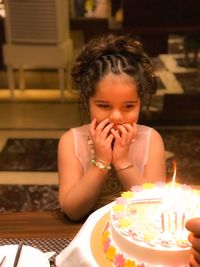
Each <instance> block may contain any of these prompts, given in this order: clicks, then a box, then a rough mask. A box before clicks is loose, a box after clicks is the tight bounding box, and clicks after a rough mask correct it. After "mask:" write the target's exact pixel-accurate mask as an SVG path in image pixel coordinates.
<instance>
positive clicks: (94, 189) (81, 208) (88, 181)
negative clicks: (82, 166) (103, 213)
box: [61, 166, 108, 220]
mask: <svg viewBox="0 0 200 267" xmlns="http://www.w3.org/2000/svg"><path fill="white" fill-rule="evenodd" d="M107 173H108V171H107V170H102V169H99V168H97V167H95V166H91V167H90V168H89V169H88V171H87V172H86V173H85V175H84V176H83V177H82V178H81V179H80V181H79V182H78V183H77V184H76V185H74V186H73V187H72V188H71V190H70V191H69V192H68V193H66V195H65V197H64V199H63V201H62V204H61V206H62V209H63V211H64V212H65V213H66V215H67V216H68V217H69V218H70V219H72V220H79V219H81V218H82V217H83V216H84V215H86V214H88V213H89V211H91V209H92V207H93V206H94V205H95V203H96V201H97V199H98V197H99V195H100V193H101V190H102V187H103V185H104V183H105V180H106V177H107Z"/></svg>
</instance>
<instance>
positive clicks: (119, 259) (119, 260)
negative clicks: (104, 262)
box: [114, 254, 125, 267]
mask: <svg viewBox="0 0 200 267" xmlns="http://www.w3.org/2000/svg"><path fill="white" fill-rule="evenodd" d="M124 261H125V260H124V256H123V255H122V254H117V255H116V256H115V259H114V264H115V266H116V267H124Z"/></svg>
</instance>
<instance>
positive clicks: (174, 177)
mask: <svg viewBox="0 0 200 267" xmlns="http://www.w3.org/2000/svg"><path fill="white" fill-rule="evenodd" d="M173 166H174V174H173V177H172V188H174V187H175V180H176V162H175V161H173Z"/></svg>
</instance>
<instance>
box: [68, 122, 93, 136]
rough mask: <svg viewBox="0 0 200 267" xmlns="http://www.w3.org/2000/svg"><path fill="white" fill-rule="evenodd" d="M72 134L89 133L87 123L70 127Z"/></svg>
mask: <svg viewBox="0 0 200 267" xmlns="http://www.w3.org/2000/svg"><path fill="white" fill-rule="evenodd" d="M71 131H72V133H73V134H80V135H88V133H89V124H84V125H82V126H79V127H75V128H71Z"/></svg>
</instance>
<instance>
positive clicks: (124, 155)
mask: <svg viewBox="0 0 200 267" xmlns="http://www.w3.org/2000/svg"><path fill="white" fill-rule="evenodd" d="M111 133H112V134H113V136H114V138H115V142H114V147H113V158H112V163H113V165H114V167H115V169H116V170H117V169H120V168H121V167H122V166H124V165H126V164H127V163H130V161H129V157H128V153H129V147H130V144H131V142H133V139H134V138H135V136H136V134H137V126H136V123H134V124H133V125H131V124H128V123H126V124H122V125H118V126H117V130H114V129H112V130H111Z"/></svg>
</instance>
